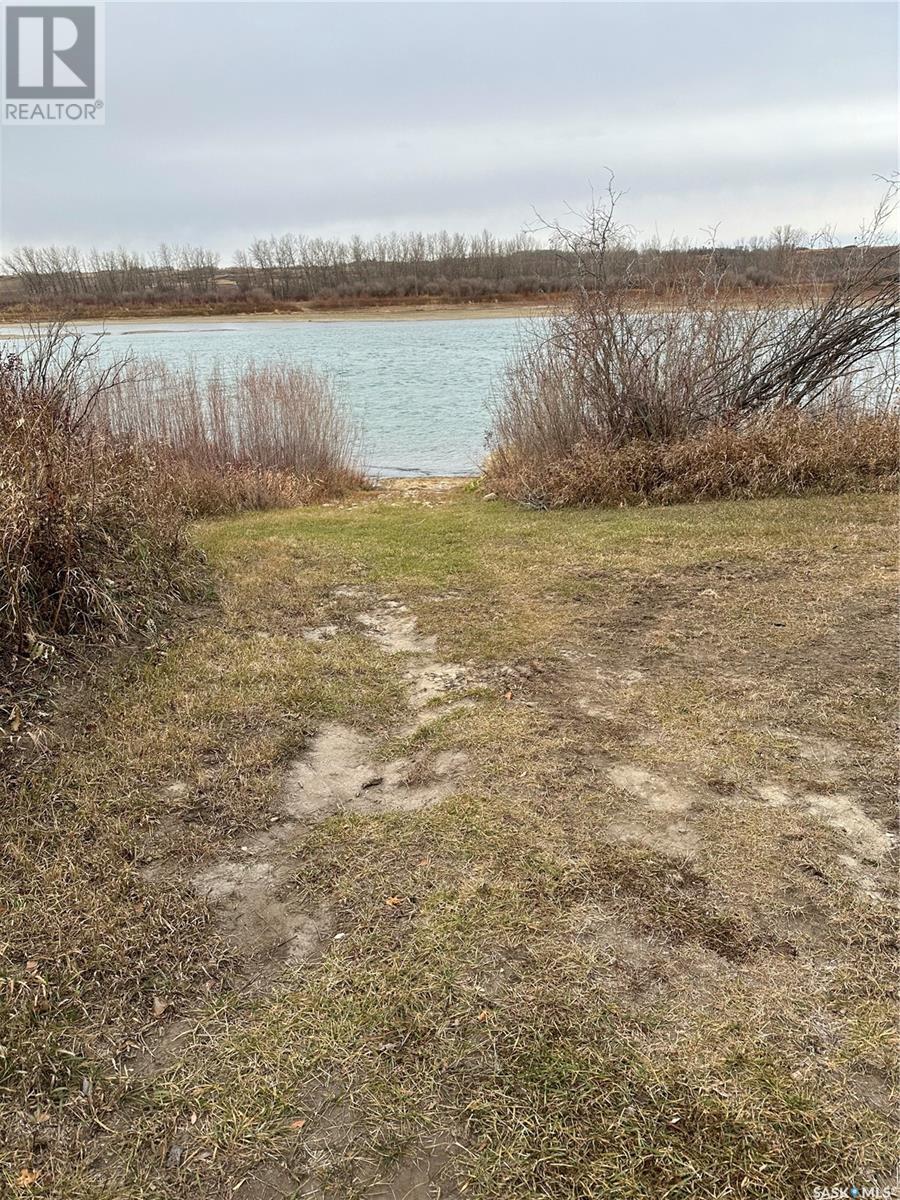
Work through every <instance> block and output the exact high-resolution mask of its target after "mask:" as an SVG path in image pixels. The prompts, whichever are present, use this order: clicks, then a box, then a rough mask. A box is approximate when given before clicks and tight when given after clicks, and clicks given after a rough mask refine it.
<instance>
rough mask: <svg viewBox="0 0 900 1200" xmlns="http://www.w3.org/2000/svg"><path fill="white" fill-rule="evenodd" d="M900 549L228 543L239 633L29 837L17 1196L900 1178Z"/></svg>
mask: <svg viewBox="0 0 900 1200" xmlns="http://www.w3.org/2000/svg"><path fill="white" fill-rule="evenodd" d="M894 525H895V517H894V504H893V501H892V500H890V499H888V498H884V497H873V496H840V497H807V498H803V499H799V500H767V501H753V502H727V503H709V504H703V505H688V506H684V507H672V508H667V509H638V510H625V511H621V510H611V511H610V510H608V511H565V512H551V513H542V512H534V511H525V510H522V509H520V508H517V507H513V506H511V505H507V504H506V503H504V502H502V501H493V502H486V501H485V500H484V499H483V498H482V495H481V493H480V492H479V491H478V490H477V488H475V487H473V486H472V485H471V484H469V485H458V484H457V483H456V482H455V481H452V480H444V481H440V482H436V483H435V482H432V481H425V480H414V481H403V482H402V483H400V482H397V483H393V482H392V483H391V484H390V485H389V486H386V487H384V488H383V489H380V490H379V491H377V492H364V493H360V494H359V495H357V496H355V497H352V498H349V499H347V500H346V501H341V502H335V503H331V504H328V505H321V506H313V507H310V508H308V509H303V510H296V511H286V512H276V513H266V514H256V515H252V516H246V517H242V518H238V519H232V520H226V521H218V522H214V523H209V524H204V525H201V526H198V527H197V528H196V530H195V533H194V537H195V539H196V542H197V544H198V545H199V546H200V547H201V548H202V549H203V550H204V551H205V553H206V555H207V556H208V560H209V563H210V568H211V570H212V572H213V573H214V576H215V578H216V580H217V588H218V591H219V599H218V600H217V602H216V603H215V604H214V605H213V606H211V607H210V608H208V609H206V610H202V611H195V612H194V613H193V614H192V615H191V617H190V620H187V619H186V620H185V622H184V623H183V624H182V626H181V629H180V632H178V634H177V636H176V637H175V638H174V640H160V641H159V642H158V643H157V644H156V645H155V646H151V647H150V648H148V649H147V650H146V651H144V652H141V654H140V655H139V657H138V659H137V660H135V658H133V657H132V658H131V659H129V660H128V661H127V662H124V663H122V664H120V665H118V666H114V667H112V668H111V673H110V674H109V675H108V676H107V677H106V678H105V680H104V681H102V682H97V683H95V684H94V685H93V686H91V687H89V688H88V689H87V690H86V691H85V693H84V694H83V695H82V696H81V698H80V699H78V698H76V700H75V711H72V710H71V709H70V710H69V711H68V713H67V722H66V726H65V728H64V729H63V728H58V729H57V730H56V732H55V733H54V731H53V730H52V729H51V730H49V731H48V733H47V743H46V744H47V748H46V749H45V750H44V752H43V755H42V757H41V758H40V759H39V760H38V761H32V762H31V763H30V765H29V766H28V769H27V771H26V772H25V774H24V776H23V777H21V778H19V779H17V780H16V781H15V786H13V787H11V788H10V789H9V790H8V795H7V796H5V797H4V798H3V803H2V805H0V814H2V815H0V823H2V825H3V838H2V840H3V842H5V843H6V844H7V846H8V851H7V862H6V864H5V869H4V872H3V874H2V883H0V888H2V889H3V891H4V899H5V910H6V912H7V918H6V925H5V929H4V941H5V946H4V954H5V957H6V963H5V967H4V975H5V976H6V979H7V987H6V988H5V989H4V990H3V992H2V998H0V1014H2V1021H3V1030H2V1034H0V1043H2V1045H3V1046H4V1047H5V1049H4V1056H5V1061H4V1072H5V1074H4V1078H5V1080H6V1083H7V1090H6V1092H5V1095H4V1099H3V1100H2V1104H3V1123H4V1128H5V1131H6V1136H5V1138H4V1139H3V1142H4V1146H3V1149H2V1150H0V1156H2V1157H0V1165H2V1170H3V1171H4V1172H5V1180H6V1186H7V1188H8V1189H9V1190H10V1191H11V1194H12V1195H18V1194H21V1195H32V1194H39V1195H41V1196H45V1197H50V1198H53V1200H56V1198H59V1200H62V1197H67V1198H68V1197H70V1196H74V1195H84V1196H88V1195H91V1196H93V1195H100V1194H103V1195H128V1196H129V1197H134V1198H135V1200H137V1198H138V1197H147V1198H149V1197H150V1196H154V1197H172V1198H174V1197H176V1196H177V1197H178V1198H179V1200H183V1198H185V1197H196V1198H197V1200H200V1198H203V1200H212V1197H215V1196H220V1195H240V1196H241V1197H244V1196H248V1197H252V1198H254V1200H275V1197H279V1196H286V1195H291V1194H294V1193H297V1194H302V1195H308V1196H310V1197H328V1198H335V1200H336V1198H338V1197H340V1200H344V1198H345V1197H347V1196H350V1195H353V1196H358V1197H361V1198H362V1197H367V1198H369V1200H400V1198H406V1197H411V1196H421V1197H427V1196H430V1195H440V1196H442V1197H462V1196H465V1197H474V1198H480V1200H513V1198H516V1200H518V1198H520V1197H526V1196H527V1197H532V1196H552V1197H554V1200H576V1198H577V1200H585V1198H587V1197H595V1196H596V1197H600V1196H607V1195H609V1194H611V1193H614V1194H615V1195H616V1196H617V1197H623V1198H625V1200H646V1197H648V1196H662V1195H665V1196H669V1197H671V1198H677V1200H689V1198H690V1197H694V1196H697V1195H704V1196H710V1197H712V1196H725V1195H732V1194H734V1195H738V1194H740V1195H745V1196H748V1197H750V1196H754V1197H755V1196H760V1197H761V1196H778V1197H784V1198H791V1200H800V1198H801V1197H806V1196H809V1195H811V1194H812V1191H813V1189H814V1188H815V1187H836V1186H842V1187H843V1186H846V1185H847V1184H849V1182H851V1181H852V1182H854V1183H856V1184H857V1186H862V1185H866V1184H872V1185H875V1184H880V1185H885V1184H887V1183H888V1182H891V1180H892V1176H891V1175H890V1172H891V1170H892V1166H893V1157H894V1156H893V1142H894V1130H893V1120H892V1111H893V1109H892V1101H891V1095H890V1091H889V1086H890V1085H889V1075H890V1068H891V1060H892V1057H893V1054H892V1048H891V1037H892V1030H893V1027H894V1001H893V991H892V988H891V985H890V977H891V975H892V968H893V962H892V958H893V950H892V947H893V941H892V937H893V934H892V928H891V924H890V918H889V898H890V896H891V895H892V894H893V892H894V888H895V881H894V878H893V876H892V874H891V872H890V869H889V865H888V856H889V853H890V851H891V850H892V847H893V838H892V832H891V830H892V822H893V820H894V794H895V791H894V783H895V780H894V762H893V749H892V745H893V743H892V734H891V720H892V715H893V698H894V695H895V691H896V678H895V675H896V671H895V664H896V661H897V660H896V654H895V653H894V652H893V651H888V647H889V646H892V645H893V643H894V640H895V637H896V628H895V619H894V618H895V607H896V604H895V599H896V598H895V594H894V582H893V568H894V558H895V546H894ZM873 646H876V647H880V648H881V650H880V651H879V655H878V657H877V659H876V658H873V650H872V647H873Z"/></svg>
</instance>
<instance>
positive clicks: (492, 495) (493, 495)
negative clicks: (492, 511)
mask: <svg viewBox="0 0 900 1200" xmlns="http://www.w3.org/2000/svg"><path fill="white" fill-rule="evenodd" d="M482 499H483V500H496V499H497V493H496V492H486V493H485V495H484V496H483V497H482Z"/></svg>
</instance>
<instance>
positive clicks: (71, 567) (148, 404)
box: [0, 326, 364, 731]
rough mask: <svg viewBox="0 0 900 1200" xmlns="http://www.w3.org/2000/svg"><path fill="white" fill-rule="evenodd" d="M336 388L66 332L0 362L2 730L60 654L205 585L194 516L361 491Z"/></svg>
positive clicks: (291, 372) (135, 625) (126, 628)
mask: <svg viewBox="0 0 900 1200" xmlns="http://www.w3.org/2000/svg"><path fill="white" fill-rule="evenodd" d="M353 447H354V440H353V434H352V431H351V429H350V427H349V425H348V424H347V422H346V420H345V418H344V416H343V413H342V411H341V409H340V407H339V405H338V403H337V401H336V399H335V396H334V393H333V391H332V388H331V386H330V384H329V383H328V381H327V380H326V379H324V378H322V377H320V376H318V375H316V374H314V373H312V372H310V371H307V370H305V369H302V368H297V367H293V366H283V365H273V366H266V367H256V366H253V365H250V366H248V367H246V368H244V369H242V370H239V371H237V372H235V373H234V374H233V375H231V376H227V375H226V374H225V373H224V372H223V371H221V370H217V371H214V372H213V373H212V374H211V375H210V376H209V377H208V378H205V379H201V378H200V377H199V376H198V375H197V374H196V373H195V372H194V371H191V370H186V371H182V372H174V371H171V370H168V369H167V368H166V367H165V366H164V365H163V364H160V363H149V364H143V365H138V364H136V363H134V362H133V361H124V362H118V363H114V364H112V365H109V366H106V367H104V366H103V365H102V362H101V355H100V353H99V342H98V341H97V339H91V338H89V337H86V336H84V335H79V334H73V333H70V332H67V331H66V330H65V329H63V328H62V327H61V326H55V327H52V328H50V329H48V330H45V331H38V332H35V333H33V334H32V335H31V338H30V341H29V344H28V346H27V347H26V349H25V350H24V351H23V352H22V353H21V354H11V355H7V356H6V357H5V358H4V359H2V360H0V731H2V729H3V727H4V726H5V725H6V724H7V722H8V720H9V719H10V716H11V715H12V719H13V721H14V723H15V722H18V720H19V719H20V718H19V716H18V715H17V714H18V711H19V704H20V702H21V701H22V697H23V695H24V687H25V681H26V680H27V679H29V678H32V677H34V676H35V674H36V672H37V673H39V672H40V671H41V669H42V668H43V667H45V666H47V665H52V660H54V659H55V658H56V656H57V655H58V653H59V652H60V651H61V650H63V649H66V650H69V649H73V648H74V647H75V646H77V645H81V644H85V643H95V642H97V641H100V640H106V639H110V638H124V637H127V636H131V635H133V634H134V633H135V632H136V631H139V630H141V629H152V628H153V627H154V624H155V622H156V621H157V619H158V618H159V616H160V615H161V614H162V613H163V612H164V611H165V610H166V609H168V608H169V607H170V606H171V605H172V604H173V603H175V602H177V601H179V600H181V599H183V598H184V597H185V596H187V595H189V594H192V593H193V592H194V590H195V589H196V587H197V586H198V584H199V582H200V571H199V561H198V558H197V556H196V555H195V554H194V553H193V552H192V551H191V549H190V547H189V546H188V544H187V542H186V540H185V536H184V531H185V525H186V522H187V520H188V519H189V518H191V517H196V516H205V515H218V514H224V513H234V512H239V511H242V510H245V509H258V508H270V507H276V506H284V505H296V504H303V503H307V502H309V501H310V500H314V499H319V498H321V497H323V496H326V495H334V494H339V493H341V492H343V491H345V490H347V489H349V488H352V487H357V486H360V485H361V484H362V483H363V482H364V480H363V477H362V475H361V473H360V471H359V470H358V468H356V467H355V465H354V463H353Z"/></svg>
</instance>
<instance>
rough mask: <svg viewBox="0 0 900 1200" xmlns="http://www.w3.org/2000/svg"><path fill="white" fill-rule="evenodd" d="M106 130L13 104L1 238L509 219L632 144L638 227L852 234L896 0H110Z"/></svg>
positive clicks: (878, 116)
mask: <svg viewBox="0 0 900 1200" xmlns="http://www.w3.org/2000/svg"><path fill="white" fill-rule="evenodd" d="M107 75H108V83H107V106H106V111H107V118H106V125H105V126H104V127H103V128H100V129H85V128H63V129H47V128H9V127H7V128H4V129H3V131H2V149H0V167H2V179H0V200H2V207H0V236H2V241H3V247H4V249H6V250H8V249H10V248H11V247H12V246H14V245H18V244H23V243H31V244H45V243H50V242H60V243H75V244H77V245H80V246H88V245H92V244H96V245H100V246H114V245H118V244H124V245H128V246H131V247H134V248H139V249H146V248H150V247H152V246H155V245H157V244H158V243H159V242H160V241H163V240H165V241H172V242H181V241H192V242H198V243H201V244H203V245H208V246H212V247H213V248H215V249H217V250H219V251H220V252H221V253H222V254H223V256H224V257H225V258H226V259H229V258H231V257H232V255H233V252H234V250H235V248H236V247H237V246H239V245H244V244H246V242H247V241H248V240H249V239H250V238H252V237H253V236H255V235H257V234H266V233H270V232H275V233H281V232H284V231H287V230H292V231H296V232H304V233H307V234H312V235H315V234H345V235H349V234H351V233H353V232H359V233H362V234H370V233H374V232H378V231H388V230H392V229H423V230H437V229H440V228H442V227H446V228H450V229H460V230H463V231H474V230H478V229H481V228H483V227H488V228H490V229H491V230H493V231H495V232H498V233H502V234H510V233H515V232H517V231H519V230H521V229H522V228H523V227H525V226H527V225H529V224H530V223H532V222H533V220H534V216H533V211H532V210H533V208H537V209H539V210H540V211H541V212H542V213H543V214H545V215H547V216H553V215H558V214H560V213H561V212H562V211H563V210H564V206H565V205H566V204H567V203H570V204H573V205H578V204H579V203H581V202H582V201H583V200H584V199H585V196H586V194H587V192H588V189H589V185H590V183H591V181H593V182H595V183H600V184H602V183H603V181H604V179H605V175H604V170H603V168H604V167H606V166H608V167H612V168H613V169H614V170H615V172H616V175H617V180H618V183H619V184H620V185H621V187H623V188H625V189H627V192H628V194H627V197H626V200H625V202H624V205H623V215H624V216H625V217H626V218H627V219H628V220H629V221H630V222H631V223H632V224H633V225H634V226H635V227H636V228H637V230H638V231H639V233H640V234H641V235H644V236H650V235H652V234H654V233H658V234H659V235H660V236H661V237H662V238H664V239H665V238H668V237H669V236H673V235H676V236H679V237H688V238H700V237H702V236H703V235H702V232H701V231H702V230H703V228H704V227H708V226H710V225H714V224H718V225H719V237H720V240H723V241H729V240H733V239H736V238H739V237H747V236H751V235H753V234H757V233H765V232H767V231H769V230H770V229H771V228H772V226H773V225H776V224H781V223H785V222H790V223H792V224H794V225H799V226H802V227H804V228H806V229H814V228H819V227H821V226H823V225H826V224H827V225H831V226H834V227H835V228H836V230H837V232H838V233H839V234H840V235H841V236H842V237H843V236H847V235H850V234H852V233H853V231H854V230H855V228H856V227H857V225H858V224H859V221H860V220H861V219H862V218H863V217H864V216H865V215H866V213H867V211H868V210H870V209H871V207H872V205H873V203H874V200H875V199H876V197H877V195H878V193H879V190H880V185H879V184H878V183H877V182H876V181H875V179H874V176H876V175H877V174H881V175H885V174H889V173H890V172H891V171H893V170H895V169H896V165H897V109H896V105H897V9H896V7H895V6H894V4H892V3H872V4H866V3H777V2H775V3H697V4H685V3H614V4H607V3H571V4H568V3H500V4H482V3H453V4H450V3H434V4H432V3H419V4H382V3H368V4H342V3H330V4H302V3H222V2H218V0H213V2H209V3H187V2H178V3H163V2H155V0H154V2H138V3H124V2H119V3H116V2H110V3H109V4H108V6H107Z"/></svg>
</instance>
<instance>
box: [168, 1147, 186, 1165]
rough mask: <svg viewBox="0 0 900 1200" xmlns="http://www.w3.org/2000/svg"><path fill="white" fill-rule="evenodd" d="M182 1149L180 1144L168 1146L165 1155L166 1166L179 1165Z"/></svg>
mask: <svg viewBox="0 0 900 1200" xmlns="http://www.w3.org/2000/svg"><path fill="white" fill-rule="evenodd" d="M183 1154H184V1151H183V1150H182V1148H181V1147H180V1146H170V1147H169V1153H168V1154H167V1155H166V1166H167V1167H170V1168H173V1169H174V1168H175V1167H178V1166H180V1165H181V1157H182V1155H183Z"/></svg>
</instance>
